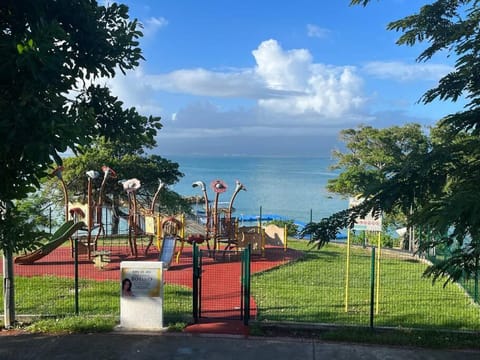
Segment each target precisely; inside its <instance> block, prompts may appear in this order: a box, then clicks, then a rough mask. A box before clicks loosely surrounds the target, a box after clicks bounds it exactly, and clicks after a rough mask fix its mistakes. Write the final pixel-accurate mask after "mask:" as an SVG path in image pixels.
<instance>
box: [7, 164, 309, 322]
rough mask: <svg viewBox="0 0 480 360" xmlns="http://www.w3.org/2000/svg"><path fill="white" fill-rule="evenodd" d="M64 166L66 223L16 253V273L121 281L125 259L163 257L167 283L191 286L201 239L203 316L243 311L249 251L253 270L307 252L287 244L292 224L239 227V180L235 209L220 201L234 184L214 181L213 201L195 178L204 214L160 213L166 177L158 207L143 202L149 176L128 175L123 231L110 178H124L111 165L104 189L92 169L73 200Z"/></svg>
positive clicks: (58, 171) (58, 173)
mask: <svg viewBox="0 0 480 360" xmlns="http://www.w3.org/2000/svg"><path fill="white" fill-rule="evenodd" d="M62 170H63V168H59V169H56V170H55V171H54V172H53V173H52V175H54V176H56V177H58V179H59V180H60V184H61V185H62V189H63V192H64V197H65V219H66V221H65V223H64V224H63V225H62V226H60V227H59V229H58V230H57V231H56V232H55V233H54V234H52V235H51V237H50V239H48V241H47V242H46V243H45V244H43V245H42V246H41V247H40V248H38V249H37V250H35V251H32V252H29V253H24V254H18V255H17V256H16V257H15V258H14V263H15V265H14V273H15V275H16V276H21V277H35V276H55V277H64V278H75V277H76V278H77V279H78V278H80V279H89V280H95V281H105V280H113V281H119V280H120V264H121V262H122V261H161V262H162V263H163V267H164V270H165V271H164V282H165V283H166V284H174V285H180V286H183V287H186V288H190V289H191V288H192V272H193V263H192V249H193V244H197V245H198V246H199V249H200V252H201V253H202V254H203V256H202V266H203V270H202V284H203V285H202V286H203V289H202V291H203V293H202V294H203V295H202V296H203V299H204V300H203V303H202V309H203V311H204V313H203V314H204V316H209V317H229V316H231V314H232V313H233V314H236V313H238V309H239V308H240V306H241V304H240V301H241V294H240V288H239V279H240V266H239V260H240V254H241V252H242V251H243V249H245V248H247V247H249V248H250V249H251V252H252V258H251V273H256V272H261V271H265V270H268V269H272V268H274V267H278V266H280V265H282V264H285V263H286V262H290V261H292V260H295V259H298V258H299V257H300V256H301V254H302V252H299V251H295V250H292V249H288V248H287V236H286V228H280V227H277V226H274V225H271V226H267V227H262V226H260V224H257V225H255V226H250V227H239V226H238V222H237V221H236V219H235V218H234V217H233V216H232V213H233V203H234V200H235V197H236V196H237V194H238V193H239V192H240V191H241V190H246V189H245V187H244V186H243V184H241V183H240V182H239V181H237V182H236V186H235V189H234V191H233V195H232V197H231V200H230V202H229V204H228V207H227V208H220V207H219V206H218V204H219V201H218V199H219V195H220V194H221V193H223V192H225V191H226V190H227V184H225V183H224V182H223V181H221V180H214V181H212V182H211V184H210V185H211V188H212V190H213V191H214V193H215V201H214V202H213V204H210V201H209V200H208V194H207V190H206V185H205V184H204V183H203V182H201V181H198V182H195V183H194V184H193V187H197V186H198V187H200V189H201V190H202V192H203V195H204V198H205V210H206V211H205V216H204V217H203V219H198V218H197V219H192V218H191V217H189V218H188V219H187V217H186V216H185V215H184V214H161V213H159V212H156V211H155V202H156V200H157V198H158V196H159V193H160V191H161V190H162V189H163V188H164V184H163V183H162V182H159V186H158V189H157V191H156V193H155V195H154V196H153V199H152V200H151V204H150V206H149V207H146V206H145V204H141V203H140V202H139V201H138V200H137V192H138V190H139V189H140V188H141V182H140V181H139V180H138V179H135V178H134V179H130V180H126V181H122V182H121V186H122V187H123V189H124V191H125V192H126V195H127V196H126V199H127V202H126V208H127V209H128V213H125V215H123V219H120V222H121V223H120V225H119V229H123V231H119V230H118V229H117V230H116V231H115V230H114V229H113V224H112V222H109V220H108V219H110V218H111V216H112V213H113V212H114V211H115V210H114V209H113V208H112V207H111V206H107V205H105V202H106V201H105V199H106V196H105V194H104V189H105V185H106V184H107V182H108V181H109V180H112V179H116V173H115V171H114V170H113V169H111V168H109V167H107V166H104V167H103V168H102V171H103V173H104V175H103V179H102V181H101V184H100V186H99V188H98V189H96V190H95V186H94V183H95V180H96V179H98V178H99V177H100V174H99V173H97V172H95V171H88V172H87V174H86V175H87V178H88V194H87V203H79V202H73V203H72V202H69V200H68V199H69V197H68V190H67V188H66V185H65V183H64V181H63V178H62ZM94 199H97V200H94ZM122 223H123V226H122ZM250 302H251V316H255V315H256V309H255V302H254V299H253V298H251V301H250ZM235 316H236V315H233V317H235Z"/></svg>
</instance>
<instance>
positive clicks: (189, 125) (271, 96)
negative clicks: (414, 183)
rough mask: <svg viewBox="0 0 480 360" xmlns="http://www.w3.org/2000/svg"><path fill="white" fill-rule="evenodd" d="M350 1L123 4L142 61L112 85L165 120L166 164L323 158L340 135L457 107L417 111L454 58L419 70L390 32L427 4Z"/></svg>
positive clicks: (424, 120) (414, 52)
mask: <svg viewBox="0 0 480 360" xmlns="http://www.w3.org/2000/svg"><path fill="white" fill-rule="evenodd" d="M349 2H350V1H349V0H334V1H318V0H296V1H285V2H284V1H278V0H277V1H272V0H263V1H251V0H242V1H227V0H223V1H220V0H211V1H208V0H207V1H198V0H197V1H195V0H185V1H180V0H178V1H154V0H132V1H125V2H124V3H125V4H126V5H128V6H129V8H130V15H131V17H133V18H137V19H139V21H140V22H141V23H142V24H143V26H144V34H145V36H144V38H143V39H142V40H141V47H142V50H143V54H144V57H145V59H146V60H145V61H143V62H142V63H141V65H140V67H139V68H137V69H136V70H135V71H132V72H129V73H128V74H127V76H117V77H116V78H114V79H112V80H108V85H109V86H110V88H111V89H112V92H113V93H114V94H115V95H117V96H118V97H119V98H120V99H121V100H122V101H124V102H125V104H126V105H128V106H135V107H136V108H137V109H138V110H139V111H140V112H141V113H142V114H144V115H156V116H161V117H162V124H163V129H162V130H161V131H160V133H159V135H158V147H157V149H155V152H156V153H158V154H160V155H162V156H167V155H176V154H183V155H188V154H210V155H212V154H216V155H269V156H271V155H278V156H285V155H287V156H288V155H292V156H304V155H315V156H328V155H329V154H330V152H331V150H332V149H333V148H335V147H337V146H338V144H339V143H338V132H339V131H340V130H341V129H344V128H352V127H356V126H358V125H359V124H368V125H372V126H375V127H385V126H390V125H401V124H404V123H407V122H418V123H421V124H424V125H425V126H428V125H432V124H433V123H435V122H436V121H437V120H438V119H440V118H441V117H443V116H445V115H446V114H448V113H451V112H453V111H456V110H457V109H458V106H459V105H455V104H448V103H433V104H430V105H427V106H425V105H421V104H418V103H417V101H418V99H419V98H420V97H421V95H422V94H423V93H424V92H425V91H426V90H428V89H429V88H431V87H433V86H435V84H436V83H437V81H438V79H439V78H440V77H441V76H442V75H445V74H446V73H448V72H449V71H451V69H452V61H453V60H452V59H447V58H446V57H441V56H437V57H434V58H433V59H432V60H431V61H429V62H428V63H421V64H419V63H416V61H415V58H416V56H418V54H419V53H420V51H421V49H422V48H423V46H422V45H419V46H415V47H407V46H398V45H396V44H395V41H396V40H397V38H398V36H399V35H400V34H399V33H396V32H393V31H387V30H386V26H387V24H388V23H389V22H390V21H393V20H397V19H399V18H402V17H404V16H406V15H410V14H413V13H415V12H417V11H418V9H419V8H420V7H421V6H422V5H424V4H427V3H429V1H419V0H382V1H378V2H377V1H372V3H371V4H370V5H369V6H367V7H366V8H363V7H361V6H354V7H351V6H349Z"/></svg>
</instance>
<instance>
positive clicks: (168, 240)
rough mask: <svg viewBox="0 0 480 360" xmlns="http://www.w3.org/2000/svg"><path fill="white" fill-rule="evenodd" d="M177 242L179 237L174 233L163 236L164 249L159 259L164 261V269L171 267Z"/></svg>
mask: <svg viewBox="0 0 480 360" xmlns="http://www.w3.org/2000/svg"><path fill="white" fill-rule="evenodd" d="M176 242H177V237H176V236H174V235H166V236H164V237H163V242H162V250H161V252H160V256H159V258H158V260H159V261H162V262H163V268H164V269H168V268H169V267H170V264H171V262H172V259H173V254H174V253H175V245H176Z"/></svg>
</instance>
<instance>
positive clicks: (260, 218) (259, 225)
mask: <svg viewBox="0 0 480 360" xmlns="http://www.w3.org/2000/svg"><path fill="white" fill-rule="evenodd" d="M261 227H262V206H261V205H260V216H259V217H258V228H261Z"/></svg>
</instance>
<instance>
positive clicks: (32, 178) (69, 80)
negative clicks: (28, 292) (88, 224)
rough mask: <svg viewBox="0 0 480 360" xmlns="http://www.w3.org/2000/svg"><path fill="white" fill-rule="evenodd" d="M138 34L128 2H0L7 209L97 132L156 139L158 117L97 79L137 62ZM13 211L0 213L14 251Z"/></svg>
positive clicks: (0, 187) (1, 158)
mask: <svg viewBox="0 0 480 360" xmlns="http://www.w3.org/2000/svg"><path fill="white" fill-rule="evenodd" d="M140 36H142V33H141V32H140V31H139V26H138V23H137V21H136V20H130V19H129V16H128V8H127V7H126V6H124V5H117V4H115V3H113V4H111V5H109V6H99V5H98V4H97V2H96V1H94V0H73V1H53V0H22V1H13V0H3V1H1V2H0V138H1V139H2V140H1V144H0V168H1V169H2V181H0V204H2V208H5V207H9V206H12V201H13V200H18V199H22V198H25V197H26V196H27V194H28V193H31V192H32V191H34V190H36V189H37V188H38V187H39V184H40V179H41V178H42V177H43V176H45V175H46V174H47V173H49V172H50V171H51V170H49V167H51V164H52V162H56V163H57V164H60V163H61V162H62V160H61V158H60V154H62V153H64V152H65V151H67V150H71V151H73V152H77V150H79V149H86V148H87V147H88V145H89V144H90V143H91V142H92V139H95V138H97V137H98V136H102V137H104V138H105V139H106V140H112V141H119V142H122V140H125V139H128V141H130V143H134V142H138V143H141V144H142V145H145V146H147V147H151V146H154V145H155V135H156V133H157V130H159V129H160V128H161V124H160V119H159V118H156V117H146V116H142V115H140V114H138V112H137V111H136V110H135V109H123V104H122V103H121V102H120V101H118V99H116V98H115V97H113V96H111V95H110V93H109V90H108V89H106V88H103V87H101V86H98V85H95V80H96V79H99V78H105V77H112V76H114V75H115V73H116V72H117V71H121V72H125V71H127V70H129V69H133V68H134V67H136V66H137V65H138V64H139V61H140V60H141V59H142V55H141V50H140V48H139V43H138V38H139V37H140ZM128 141H125V143H128ZM126 150H127V151H128V150H129V149H128V148H127V149H126ZM14 215H15V212H14V211H11V213H10V214H9V215H7V217H8V219H4V220H5V221H3V220H2V218H0V238H1V239H0V241H1V246H2V248H4V249H7V250H9V251H10V250H16V249H17V250H18V249H21V248H23V247H25V243H23V244H21V243H22V241H21V238H24V237H20V236H15V237H11V236H9V235H8V234H9V233H8V229H7V226H10V225H11V223H12V222H14V219H15V218H16V219H17V220H18V224H20V222H21V221H20V220H21V218H20V217H18V216H17V217H15V216H14ZM12 217H13V218H12ZM7 220H8V221H7ZM9 224H10V225H9ZM20 227H21V226H20ZM2 235H3V236H2ZM25 238H27V237H25ZM7 243H8V244H7Z"/></svg>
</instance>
